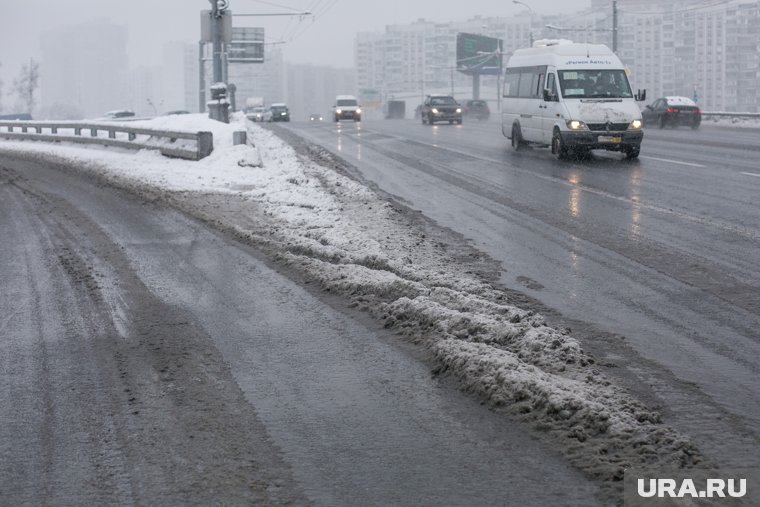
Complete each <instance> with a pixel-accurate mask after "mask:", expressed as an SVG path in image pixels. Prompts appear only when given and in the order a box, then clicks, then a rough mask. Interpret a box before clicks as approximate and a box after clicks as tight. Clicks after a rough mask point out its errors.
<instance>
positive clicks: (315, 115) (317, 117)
mask: <svg viewBox="0 0 760 507" xmlns="http://www.w3.org/2000/svg"><path fill="white" fill-rule="evenodd" d="M322 120H323V118H322V115H321V114H319V113H312V114H310V115H309V121H322Z"/></svg>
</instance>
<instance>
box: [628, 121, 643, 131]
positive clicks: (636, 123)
mask: <svg viewBox="0 0 760 507" xmlns="http://www.w3.org/2000/svg"><path fill="white" fill-rule="evenodd" d="M628 128H629V129H640V128H641V120H633V121H632V122H631V123H630V124H629V125H628Z"/></svg>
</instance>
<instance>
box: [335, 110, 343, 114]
mask: <svg viewBox="0 0 760 507" xmlns="http://www.w3.org/2000/svg"><path fill="white" fill-rule="evenodd" d="M335 112H336V113H338V114H340V113H342V112H343V110H342V109H336V110H335Z"/></svg>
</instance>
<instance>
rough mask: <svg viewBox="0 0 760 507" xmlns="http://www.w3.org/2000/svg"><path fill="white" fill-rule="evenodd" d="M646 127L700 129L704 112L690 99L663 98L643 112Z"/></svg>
mask: <svg viewBox="0 0 760 507" xmlns="http://www.w3.org/2000/svg"><path fill="white" fill-rule="evenodd" d="M641 116H642V118H643V120H644V125H645V126H647V127H651V126H654V125H657V126H658V127H659V128H665V127H671V126H672V127H677V126H679V125H683V126H686V127H691V128H692V129H695V130H696V129H698V128H699V125H700V124H701V123H702V111H700V110H699V107H697V104H696V103H695V102H694V101H693V100H691V99H690V98H688V97H677V96H672V97H663V98H661V99H657V100H655V101H654V102H652V104H650V105H648V106H646V107H645V108H644V110H643V111H642V112H641Z"/></svg>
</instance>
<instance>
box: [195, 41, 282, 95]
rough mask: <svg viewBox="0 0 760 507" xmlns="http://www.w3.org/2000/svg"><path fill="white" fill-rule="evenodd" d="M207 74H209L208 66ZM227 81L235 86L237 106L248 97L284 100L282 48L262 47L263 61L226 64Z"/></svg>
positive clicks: (209, 67)
mask: <svg viewBox="0 0 760 507" xmlns="http://www.w3.org/2000/svg"><path fill="white" fill-rule="evenodd" d="M208 69H209V70H208V72H207V74H206V75H207V76H210V75H211V74H210V73H211V66H210V65H209V66H208ZM228 74H229V75H228V82H229V83H233V84H234V85H235V87H236V88H237V92H236V98H237V108H238V109H243V108H244V107H245V100H246V98H248V97H262V98H263V99H264V103H265V104H266V105H269V104H271V103H273V102H284V101H285V99H286V94H287V91H286V79H287V78H286V67H285V62H284V61H283V55H282V49H281V48H279V47H277V46H270V45H267V46H265V47H264V63H230V64H228Z"/></svg>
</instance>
